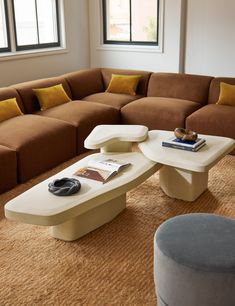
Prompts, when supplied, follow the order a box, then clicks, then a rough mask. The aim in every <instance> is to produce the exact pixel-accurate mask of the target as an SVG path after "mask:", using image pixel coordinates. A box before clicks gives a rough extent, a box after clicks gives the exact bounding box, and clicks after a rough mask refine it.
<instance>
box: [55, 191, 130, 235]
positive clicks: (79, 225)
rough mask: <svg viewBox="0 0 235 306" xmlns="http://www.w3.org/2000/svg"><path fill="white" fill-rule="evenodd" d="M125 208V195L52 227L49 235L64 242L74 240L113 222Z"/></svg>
mask: <svg viewBox="0 0 235 306" xmlns="http://www.w3.org/2000/svg"><path fill="white" fill-rule="evenodd" d="M125 207H126V194H123V195H121V196H120V197H118V198H116V199H113V200H111V201H108V202H105V203H104V204H102V205H99V206H97V207H95V208H93V209H91V210H89V211H87V212H85V213H84V214H81V215H79V216H77V217H75V218H72V219H71V220H69V221H67V222H65V223H62V224H59V225H55V226H52V227H51V228H50V230H51V235H52V236H53V237H54V238H58V239H61V240H65V241H72V240H76V239H78V238H80V237H82V236H84V235H86V234H87V233H89V232H91V231H93V230H95V229H96V228H98V227H100V226H101V225H103V224H105V223H107V222H109V221H111V220H113V219H114V218H115V217H116V216H117V215H118V214H119V213H120V212H121V211H122V210H124V209H125Z"/></svg>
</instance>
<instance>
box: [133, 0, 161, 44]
mask: <svg viewBox="0 0 235 306" xmlns="http://www.w3.org/2000/svg"><path fill="white" fill-rule="evenodd" d="M131 14H132V41H146V42H154V41H157V16H158V14H157V1H156V0H148V1H143V0H132V7H131Z"/></svg>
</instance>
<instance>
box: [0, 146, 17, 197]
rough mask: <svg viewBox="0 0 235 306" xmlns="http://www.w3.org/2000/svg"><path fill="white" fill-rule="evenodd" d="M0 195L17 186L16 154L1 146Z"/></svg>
mask: <svg viewBox="0 0 235 306" xmlns="http://www.w3.org/2000/svg"><path fill="white" fill-rule="evenodd" d="M0 169H1V170H0V193H2V192H5V191H7V190H9V189H11V188H12V187H14V186H16V184H17V162H16V152H15V151H14V150H11V149H9V148H7V147H4V146H1V145H0Z"/></svg>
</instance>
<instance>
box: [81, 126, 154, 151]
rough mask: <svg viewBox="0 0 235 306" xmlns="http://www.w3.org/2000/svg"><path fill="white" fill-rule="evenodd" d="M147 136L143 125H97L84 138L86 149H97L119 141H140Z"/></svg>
mask: <svg viewBox="0 0 235 306" xmlns="http://www.w3.org/2000/svg"><path fill="white" fill-rule="evenodd" d="M147 136H148V128H147V127H146V126H144V125H123V124H120V125H118V124H115V125H98V126H96V127H95V128H94V129H93V131H92V132H91V133H90V135H89V136H88V137H87V138H86V140H85V142H84V146H85V148H87V149H99V148H102V147H105V146H107V145H110V144H113V143H115V142H119V141H126V142H140V141H144V140H145V139H146V138H147Z"/></svg>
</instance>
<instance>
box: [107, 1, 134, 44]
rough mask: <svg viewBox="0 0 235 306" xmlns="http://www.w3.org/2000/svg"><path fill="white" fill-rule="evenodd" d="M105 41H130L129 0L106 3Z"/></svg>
mask: <svg viewBox="0 0 235 306" xmlns="http://www.w3.org/2000/svg"><path fill="white" fill-rule="evenodd" d="M106 18H107V20H106V24H107V40H121V41H129V40H130V6H129V0H107V1H106Z"/></svg>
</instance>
